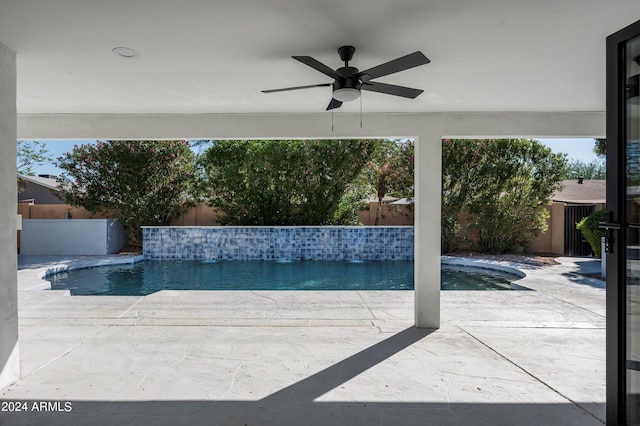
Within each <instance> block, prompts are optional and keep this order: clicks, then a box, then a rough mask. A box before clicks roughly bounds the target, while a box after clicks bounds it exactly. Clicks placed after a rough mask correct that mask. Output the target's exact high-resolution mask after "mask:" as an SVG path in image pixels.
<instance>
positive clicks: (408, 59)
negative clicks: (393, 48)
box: [356, 51, 431, 80]
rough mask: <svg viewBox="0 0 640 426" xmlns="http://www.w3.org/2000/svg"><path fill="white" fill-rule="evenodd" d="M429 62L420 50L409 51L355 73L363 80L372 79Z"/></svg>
mask: <svg viewBox="0 0 640 426" xmlns="http://www.w3.org/2000/svg"><path fill="white" fill-rule="evenodd" d="M429 62H431V61H430V60H429V58H427V57H426V56H424V54H423V53H422V52H420V51H417V52H413V53H410V54H408V55H406V56H403V57H401V58H398V59H394V60H393V61H389V62H385V63H384V64H381V65H378V66H377V67H373V68H369V69H368V70H364V71H360V72H359V73H358V74H356V77H358V78H363V79H364V80H373V79H374V78H378V77H382V76H385V75H389V74H393V73H396V72H400V71H404V70H407V69H409V68H413V67H418V66H420V65H425V64H428V63H429Z"/></svg>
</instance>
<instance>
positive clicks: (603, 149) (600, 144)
mask: <svg viewBox="0 0 640 426" xmlns="http://www.w3.org/2000/svg"><path fill="white" fill-rule="evenodd" d="M594 141H595V145H594V146H593V152H594V153H595V154H596V155H597V156H598V157H600V158H606V157H607V140H606V139H594Z"/></svg>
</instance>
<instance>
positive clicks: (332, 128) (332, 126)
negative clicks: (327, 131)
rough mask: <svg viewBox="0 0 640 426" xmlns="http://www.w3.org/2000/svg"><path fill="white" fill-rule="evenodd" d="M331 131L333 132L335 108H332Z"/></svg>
mask: <svg viewBox="0 0 640 426" xmlns="http://www.w3.org/2000/svg"><path fill="white" fill-rule="evenodd" d="M331 132H333V109H332V110H331Z"/></svg>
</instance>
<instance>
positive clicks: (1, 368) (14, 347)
mask: <svg viewBox="0 0 640 426" xmlns="http://www.w3.org/2000/svg"><path fill="white" fill-rule="evenodd" d="M16 199H17V188H16V56H15V53H14V52H13V51H11V50H10V49H9V48H8V47H6V46H5V45H3V44H1V43H0V389H1V388H3V387H5V386H7V385H9V384H11V383H13V382H15V381H16V380H17V379H18V378H19V376H20V364H19V362H18V352H19V350H18V292H17V279H18V278H17V277H18V274H17V259H16V250H17V247H16V224H17V221H16Z"/></svg>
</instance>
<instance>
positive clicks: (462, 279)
mask: <svg viewBox="0 0 640 426" xmlns="http://www.w3.org/2000/svg"><path fill="white" fill-rule="evenodd" d="M441 275H442V280H441V288H442V289H443V290H509V286H510V282H511V281H514V280H516V279H518V278H519V277H515V276H511V275H507V274H501V273H498V272H493V271H482V270H476V271H469V270H459V269H449V268H447V267H446V266H444V265H443V269H442V274H441ZM46 279H47V280H48V281H49V282H51V289H52V290H69V291H70V292H71V295H115V296H131V295H141V296H144V295H147V294H151V293H154V292H156V291H160V290H413V261H369V262H347V261H306V262H305V261H294V262H274V261H220V262H211V261H158V260H147V261H143V262H139V263H134V264H127V265H113V266H101V267H96V268H88V269H75V270H71V271H67V272H60V273H56V274H54V275H51V276H49V277H47V278H46Z"/></svg>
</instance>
